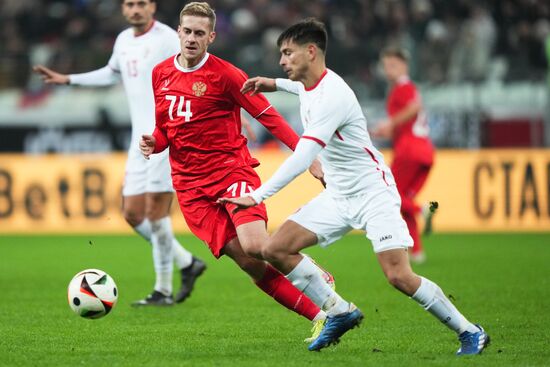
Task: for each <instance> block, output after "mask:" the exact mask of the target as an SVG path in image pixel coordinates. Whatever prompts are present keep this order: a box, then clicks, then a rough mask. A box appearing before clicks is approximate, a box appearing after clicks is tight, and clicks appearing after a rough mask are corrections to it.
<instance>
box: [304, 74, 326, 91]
mask: <svg viewBox="0 0 550 367" xmlns="http://www.w3.org/2000/svg"><path fill="white" fill-rule="evenodd" d="M327 70H328V69H325V71H323V74H321V77H320V78H319V80H317V82H315V84H313V85H312V86H311V87H309V88H305V90H306V92H310V91H312V90H314V89H315V88H317V86H318V85H319V83H321V80H323V78H324V77H325V75H327Z"/></svg>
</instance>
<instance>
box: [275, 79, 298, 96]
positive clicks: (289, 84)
mask: <svg viewBox="0 0 550 367" xmlns="http://www.w3.org/2000/svg"><path fill="white" fill-rule="evenodd" d="M275 85H276V86H277V90H282V91H283V92H288V93H292V94H299V93H300V87H301V85H302V83H300V82H295V81H292V80H290V79H282V78H276V79H275Z"/></svg>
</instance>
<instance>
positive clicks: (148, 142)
mask: <svg viewBox="0 0 550 367" xmlns="http://www.w3.org/2000/svg"><path fill="white" fill-rule="evenodd" d="M156 143H157V139H155V137H154V136H153V135H142V136H141V140H140V141H139V150H141V154H143V156H144V157H145V159H149V156H150V155H151V154H153V151H154V150H155V144H156Z"/></svg>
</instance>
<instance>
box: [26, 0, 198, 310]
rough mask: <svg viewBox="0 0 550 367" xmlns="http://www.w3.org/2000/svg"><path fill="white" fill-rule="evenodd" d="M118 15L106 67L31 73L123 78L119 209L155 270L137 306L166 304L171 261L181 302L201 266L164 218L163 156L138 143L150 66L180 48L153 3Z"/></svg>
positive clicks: (168, 190)
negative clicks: (128, 131)
mask: <svg viewBox="0 0 550 367" xmlns="http://www.w3.org/2000/svg"><path fill="white" fill-rule="evenodd" d="M121 4H122V14H123V15H124V17H125V18H126V20H127V21H128V23H129V25H130V28H127V29H126V30H124V31H123V32H121V33H120V34H119V35H118V37H117V39H116V41H115V45H114V48H113V54H112V56H111V58H110V60H109V62H108V64H107V66H105V67H103V68H101V69H98V70H95V71H91V72H88V73H83V74H71V75H64V74H59V73H57V72H54V71H52V70H50V69H48V68H46V67H44V66H42V65H38V66H35V67H34V70H35V71H36V72H38V73H40V74H42V78H43V79H44V81H45V82H46V83H51V84H70V85H82V86H105V85H112V84H115V83H118V82H119V81H120V80H121V79H122V83H123V85H124V89H125V91H126V96H127V98H128V104H129V106H130V117H131V120H132V140H131V144H130V148H129V150H128V160H127V162H126V174H125V178H124V187H123V189H122V196H123V204H122V211H123V214H124V218H125V219H126V221H127V222H128V223H129V224H130V225H131V226H132V227H133V228H134V230H135V231H136V232H137V233H139V234H140V235H141V236H142V237H143V238H145V239H146V240H147V241H149V242H150V243H151V244H152V248H153V262H154V268H155V272H156V282H155V286H154V290H153V292H152V293H151V294H149V295H148V296H147V297H146V298H144V299H142V300H139V301H137V302H135V303H134V305H136V306H146V305H157V306H169V305H172V304H173V303H174V298H173V297H172V272H173V262H175V263H176V266H177V267H178V269H179V270H180V273H181V282H182V284H181V289H180V291H179V292H178V293H177V294H176V296H175V301H176V302H182V301H184V300H185V299H186V298H187V297H189V295H190V294H191V291H192V290H193V286H194V284H195V281H196V279H197V277H198V276H200V275H201V274H202V272H203V271H204V270H205V269H206V265H205V264H204V263H203V262H202V261H201V260H199V259H197V258H195V257H193V256H192V255H191V253H189V251H187V250H185V249H184V248H183V247H182V246H181V244H180V243H179V242H178V240H177V239H176V238H175V236H174V233H173V231H172V224H171V221H170V217H169V210H170V205H171V202H172V197H173V192H174V189H173V186H172V180H171V177H170V163H169V161H168V152H167V151H166V152H164V153H162V154H159V155H157V156H155V157H153V158H152V159H150V160H146V159H144V157H143V156H142V155H141V152H140V150H139V146H138V142H139V139H140V137H141V135H142V134H145V133H149V132H151V131H152V130H153V128H154V123H155V104H154V98H153V92H152V89H151V72H152V70H153V67H154V66H155V65H156V64H158V63H159V62H161V61H162V60H164V59H166V58H167V57H168V56H170V55H173V54H174V53H176V52H178V50H179V39H178V35H177V33H176V32H175V31H174V30H173V29H172V28H170V27H168V26H167V25H165V24H162V23H160V22H159V21H157V20H155V19H154V14H155V11H156V2H155V1H154V0H122V1H121Z"/></svg>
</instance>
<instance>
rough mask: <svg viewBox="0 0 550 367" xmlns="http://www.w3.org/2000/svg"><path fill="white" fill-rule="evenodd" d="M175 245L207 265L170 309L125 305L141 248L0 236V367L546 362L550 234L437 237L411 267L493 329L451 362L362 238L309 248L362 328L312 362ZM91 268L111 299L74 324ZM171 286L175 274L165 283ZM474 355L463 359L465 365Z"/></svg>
mask: <svg viewBox="0 0 550 367" xmlns="http://www.w3.org/2000/svg"><path fill="white" fill-rule="evenodd" d="M179 238H180V240H181V242H182V243H183V244H184V245H185V246H186V247H188V248H189V249H190V250H191V251H192V252H193V253H195V254H196V255H198V256H199V257H201V258H203V259H205V260H206V262H207V263H208V265H209V268H208V270H207V271H206V273H205V274H204V276H203V277H202V278H201V279H200V280H199V281H198V283H197V287H196V289H195V292H194V293H193V295H192V296H191V298H189V299H188V300H187V301H186V302H185V303H183V304H181V305H177V306H175V307H172V308H162V309H158V308H147V309H134V308H131V307H130V303H131V302H132V301H134V300H136V299H138V298H141V297H143V296H145V295H146V294H147V293H148V292H149V291H150V290H151V289H152V287H153V270H152V260H151V255H150V251H151V250H150V247H149V246H148V245H147V244H146V243H145V242H144V241H143V240H141V239H139V238H138V237H137V236H99V235H88V236H3V237H1V238H0V289H1V291H2V292H1V295H2V303H1V306H0V365H1V366H23V365H26V366H74V365H93V366H145V365H149V366H151V365H163V366H199V365H200V366H280V365H281V364H284V365H288V366H324V365H330V366H352V365H357V366H364V365H367V364H368V365H383V366H402V365H403V364H404V363H405V361H406V364H407V365H409V366H438V365H445V366H463V365H466V364H470V363H472V362H475V364H476V365H480V366H516V365H529V366H543V365H547V364H548V361H550V351H549V349H548V341H549V340H550V332H549V330H550V315H549V312H548V310H550V284H549V283H550V270H549V269H550V267H549V266H548V264H549V263H550V235H549V234H469V235H465V234H445V235H443V234H439V235H434V236H432V237H429V238H428V239H427V240H426V249H427V254H428V262H427V263H426V264H424V265H419V266H415V270H416V271H417V272H418V273H420V274H422V275H424V276H426V277H428V278H430V279H432V280H434V281H435V282H437V283H438V284H439V285H440V286H441V287H442V288H443V290H444V291H445V292H446V293H447V294H450V295H451V296H452V299H453V301H454V302H455V304H456V305H457V307H458V308H459V309H460V310H461V311H462V312H463V313H464V314H465V315H466V317H468V318H470V319H471V320H472V321H474V322H480V323H481V324H482V325H483V326H484V327H485V328H486V329H487V331H488V332H489V333H490V335H491V338H492V345H491V346H490V347H489V348H488V349H487V351H486V352H485V353H484V354H483V355H482V356H475V357H465V358H457V357H455V356H454V352H455V351H456V349H457V348H458V342H457V340H456V336H455V335H454V333H452V332H450V331H449V330H447V329H446V328H445V327H444V326H442V325H441V324H440V323H439V322H437V321H436V320H435V319H434V318H433V317H432V316H431V315H430V314H428V313H427V312H425V311H424V310H422V308H420V307H419V306H418V305H417V304H416V303H415V302H414V301H412V300H409V299H408V298H407V297H405V296H403V295H401V294H400V293H399V292H397V291H395V290H393V289H392V288H391V287H390V286H389V285H388V284H387V283H386V281H385V279H384V278H383V275H382V272H381V271H380V269H379V266H378V264H377V263H376V260H375V257H374V254H373V253H372V249H371V246H370V244H369V242H368V241H367V240H366V239H365V238H364V237H363V236H361V235H349V236H346V237H345V238H344V239H342V240H341V241H339V242H338V243H336V244H335V245H334V246H332V247H329V248H328V249H324V250H322V249H319V248H313V249H311V250H308V251H307V252H308V253H310V254H311V255H312V256H313V257H314V258H315V259H316V260H317V261H318V262H319V263H320V264H321V265H323V266H324V267H326V268H327V269H329V270H330V271H331V272H332V273H333V274H334V275H335V277H336V282H337V289H338V291H339V292H340V294H341V295H342V296H344V297H345V298H346V299H348V300H350V301H353V302H354V303H356V304H357V305H358V306H359V307H360V308H361V309H362V310H363V312H364V313H365V321H364V323H363V325H362V326H361V328H359V329H354V330H353V331H351V332H350V333H349V334H346V335H345V336H344V337H343V338H342V342H341V343H340V344H339V345H338V346H336V347H332V348H330V349H327V350H324V351H322V352H321V353H312V352H308V351H307V349H306V347H307V345H306V344H304V343H302V339H303V338H304V337H306V336H309V328H310V323H309V322H308V321H306V320H305V319H302V318H300V317H298V316H297V315H295V314H294V313H292V312H290V311H287V310H285V309H283V308H282V307H280V306H278V305H277V304H276V303H275V302H274V301H273V300H271V299H270V298H269V297H266V296H264V295H263V293H262V292H261V291H260V290H259V289H258V288H257V287H255V286H254V285H253V284H252V283H251V281H250V280H249V279H248V277H247V276H246V275H245V274H244V273H243V272H241V271H240V270H238V269H237V267H236V266H235V265H234V264H233V263H232V262H231V261H230V260H228V259H225V258H222V259H221V260H219V261H216V260H215V259H214V258H213V257H212V256H211V255H210V253H209V252H208V250H207V249H206V247H205V246H204V245H203V244H202V243H200V242H199V241H198V240H196V239H195V238H194V237H191V236H180V237H179ZM91 267H93V268H100V269H102V270H105V271H107V272H108V273H109V274H110V275H112V276H113V278H114V279H115V281H116V283H117V285H118V288H119V291H120V297H119V300H118V305H117V306H116V308H115V309H114V310H113V311H112V312H111V314H109V315H108V316H106V317H105V318H103V319H100V320H86V319H81V318H79V317H78V316H76V315H74V314H73V313H72V312H71V310H70V309H69V306H68V305H67V299H66V288H67V285H68V283H69V281H70V279H71V277H72V276H73V275H74V274H76V273H77V272H78V271H80V270H83V269H85V268H91ZM175 278H176V279H175V287H176V288H175V289H177V277H175ZM472 359H474V360H473V361H472Z"/></svg>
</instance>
